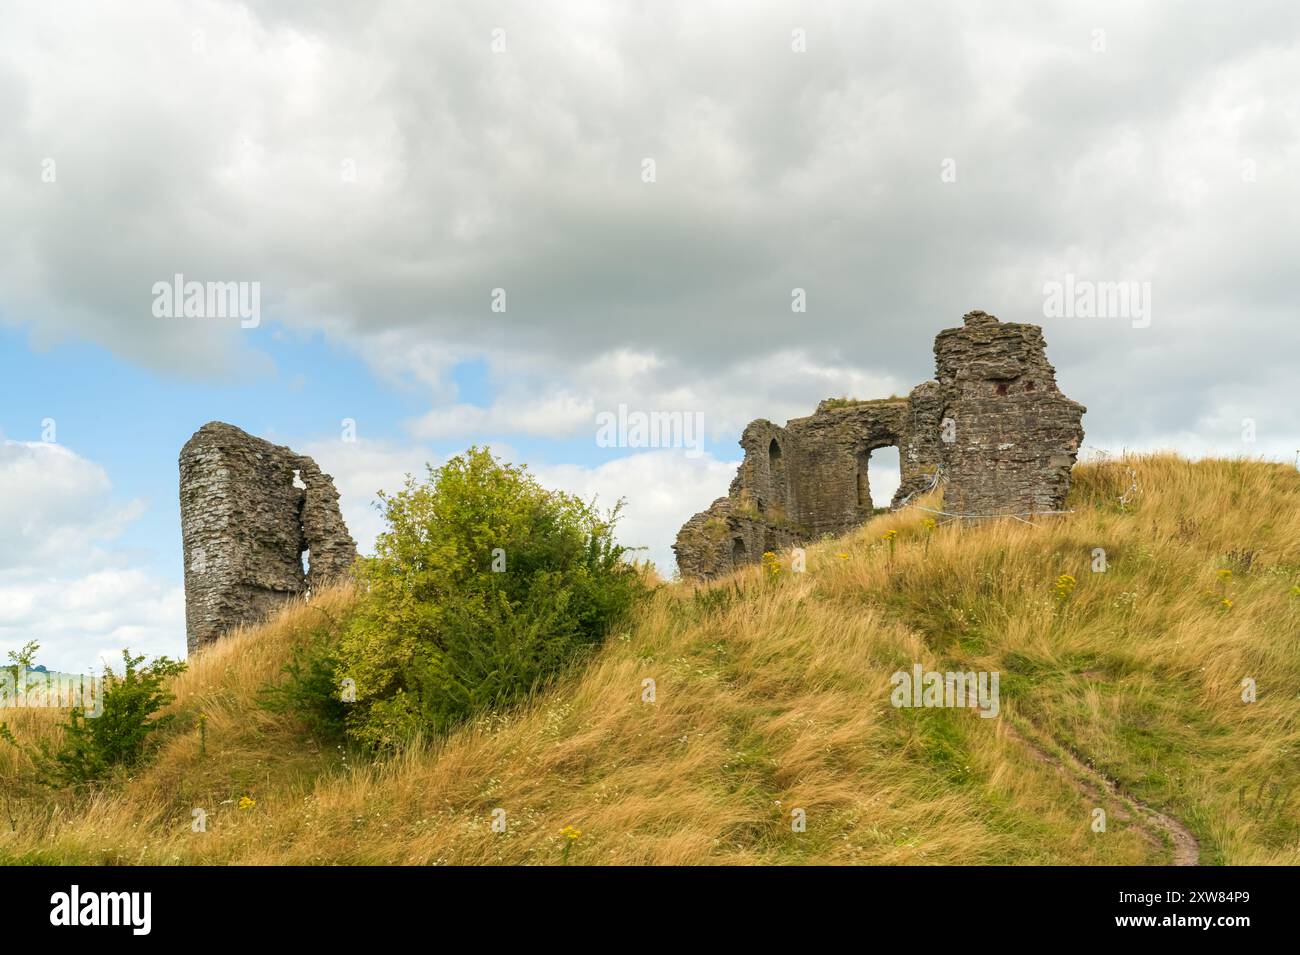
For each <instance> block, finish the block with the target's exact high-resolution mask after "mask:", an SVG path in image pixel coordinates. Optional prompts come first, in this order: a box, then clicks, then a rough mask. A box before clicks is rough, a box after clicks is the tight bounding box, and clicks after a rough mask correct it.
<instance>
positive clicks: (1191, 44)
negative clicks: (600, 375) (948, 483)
mask: <svg viewBox="0 0 1300 955" xmlns="http://www.w3.org/2000/svg"><path fill="white" fill-rule="evenodd" d="M74 7H75V5H74ZM5 17H6V23H5V30H4V32H3V35H0V111H2V113H3V116H4V117H5V122H4V123H2V124H0V218H2V219H3V221H4V223H5V227H4V230H3V232H2V233H0V321H6V322H10V323H16V324H20V325H23V326H25V327H28V328H29V329H30V331H31V334H32V336H33V338H34V340H36V341H37V342H38V343H43V342H48V341H56V340H59V339H61V338H67V337H73V338H86V339H90V340H93V341H97V342H99V343H102V344H104V345H106V346H107V347H109V348H111V349H112V350H113V351H114V352H115V353H117V354H119V355H122V356H124V357H126V358H128V359H130V360H132V361H135V362H138V363H139V364H140V365H141V366H143V367H146V368H149V369H153V370H158V371H165V372H167V373H170V374H182V375H190V376H206V377H218V378H219V377H225V376H230V375H234V374H237V373H249V372H248V369H250V368H252V369H253V370H254V371H256V369H257V368H258V367H259V366H258V364H257V359H258V354H259V353H258V350H257V345H256V341H257V339H256V337H255V336H249V335H247V334H241V333H240V331H239V329H238V328H237V327H232V326H218V325H212V326H210V327H203V328H201V329H200V330H199V331H198V332H197V333H196V329H195V327H194V326H193V325H190V324H188V323H187V324H186V325H185V326H184V327H181V326H179V325H177V324H176V323H172V324H168V323H167V322H166V321H160V320H158V319H154V318H153V317H152V316H151V314H150V311H149V305H150V294H149V289H150V288H151V286H152V284H153V283H154V282H156V281H158V280H160V279H170V277H171V276H172V275H173V274H174V273H178V272H179V273H183V274H185V275H186V276H187V277H192V278H198V279H202V280H209V279H210V280H255V281H260V282H261V283H262V289H263V292H262V294H263V312H264V315H266V316H267V317H268V318H269V319H272V320H277V319H278V320H280V321H283V322H286V323H289V324H291V325H297V326H302V327H318V328H322V329H324V330H326V331H327V333H328V334H330V335H331V336H333V337H335V338H337V339H339V340H341V341H345V342H350V343H353V344H354V345H355V346H356V347H357V348H358V349H359V350H360V351H362V353H365V352H366V350H367V349H368V348H369V349H372V350H373V349H375V348H377V347H379V343H385V342H399V343H404V345H403V346H402V347H407V346H409V344H410V343H412V342H417V343H425V344H427V345H432V346H438V345H440V344H446V345H447V346H448V347H455V348H457V349H461V350H474V349H481V350H482V351H483V352H484V353H486V354H489V355H491V354H527V355H530V356H534V357H541V358H549V359H550V360H552V362H553V367H554V369H555V371H554V376H555V381H556V382H563V381H564V376H565V369H566V368H567V367H572V366H573V365H575V364H579V363H583V362H590V361H595V360H598V359H599V358H600V356H602V355H604V354H607V353H609V352H610V351H612V350H616V349H632V350H634V351H637V352H644V353H649V354H653V355H655V356H657V357H658V358H659V359H660V360H662V362H663V366H662V372H661V373H662V376H663V383H664V387H665V389H669V388H671V387H672V386H673V385H674V383H689V382H691V381H697V380H699V379H701V378H708V377H710V376H723V375H725V374H726V373H728V372H729V371H730V372H732V373H734V371H735V369H736V368H738V367H741V366H743V365H744V364H745V363H746V362H754V361H757V360H759V359H761V358H762V357H763V356H769V355H773V354H779V353H782V352H788V351H791V350H800V351H802V352H803V353H804V354H806V355H807V356H809V357H810V358H811V359H813V360H815V361H819V362H823V363H825V364H827V365H838V366H847V367H852V368H857V369H862V370H865V371H866V372H869V373H871V374H874V375H878V376H888V377H889V378H891V380H897V381H900V382H903V383H905V384H910V383H913V382H917V381H920V380H922V379H924V378H926V377H928V376H929V375H930V374H931V373H932V364H931V358H930V343H931V341H932V338H933V335H934V333H935V332H936V331H937V330H938V329H939V328H942V327H946V326H950V325H953V324H955V323H956V322H957V321H958V320H959V317H960V316H961V314H962V313H963V312H965V311H967V310H969V309H971V308H983V309H985V310H987V311H990V312H993V313H995V314H998V315H1000V316H1001V317H1002V318H1004V319H1007V320H1020V321H1033V322H1039V323H1042V324H1044V325H1045V327H1046V329H1047V335H1048V342H1049V355H1050V356H1051V358H1052V359H1053V360H1054V361H1055V362H1056V364H1057V366H1058V372H1059V377H1060V380H1061V384H1062V387H1063V389H1064V390H1065V391H1066V392H1067V393H1069V394H1071V395H1072V396H1074V397H1076V398H1078V399H1080V400H1082V401H1084V402H1085V403H1086V404H1087V405H1088V406H1089V409H1090V410H1089V415H1088V418H1087V419H1085V425H1086V426H1087V427H1088V429H1089V432H1090V434H1095V435H1100V436H1101V437H1102V438H1104V439H1106V440H1108V441H1112V442H1131V443H1140V442H1142V441H1145V440H1158V439H1160V438H1162V437H1164V436H1168V435H1171V434H1178V433H1185V432H1207V429H1208V431H1209V432H1213V433H1212V434H1209V435H1208V436H1207V437H1206V440H1208V441H1211V442H1213V441H1214V440H1218V435H1219V432H1220V431H1222V432H1223V436H1222V437H1223V441H1224V443H1230V442H1231V441H1232V440H1233V439H1234V438H1235V436H1236V428H1235V425H1232V423H1231V422H1232V420H1233V416H1234V415H1235V416H1237V417H1240V416H1241V415H1253V416H1255V417H1257V418H1258V419H1259V421H1260V429H1261V433H1262V434H1278V433H1279V432H1281V433H1285V434H1286V435H1287V436H1288V440H1293V439H1294V437H1295V435H1296V433H1297V430H1298V429H1297V426H1296V425H1295V423H1294V412H1293V411H1292V410H1290V409H1289V408H1288V407H1287V405H1286V402H1287V401H1288V400H1289V397H1290V394H1291V393H1292V392H1293V387H1294V384H1293V383H1294V372H1295V358H1296V355H1297V353H1298V352H1300V329H1298V326H1297V323H1296V322H1295V320H1294V310H1295V302H1296V281H1295V278H1294V275H1295V273H1294V262H1295V258H1296V253H1297V252H1298V251H1300V248H1297V246H1298V244H1300V243H1298V242H1297V231H1296V229H1295V226H1294V223H1295V222H1296V221H1300V208H1298V206H1300V188H1298V187H1297V173H1298V170H1297V163H1298V162H1300V124H1298V123H1297V121H1296V120H1297V115H1300V50H1298V49H1297V44H1298V43H1300V8H1296V6H1295V5H1294V4H1291V3H1287V2H1276V3H1256V4H1250V5H1249V6H1240V5H1235V6H1229V5H1222V4H1211V3H1189V4H1181V5H1178V6H1173V5H1156V4H1150V5H1148V4H1132V3H1112V4H1100V5H1089V6H1088V8H1087V9H1086V10H1082V9H1079V8H1078V5H1076V4H1067V3H1059V4H1042V3H1010V4H1008V3H984V4H979V3H951V4H926V3H921V4H905V5H902V4H893V5H886V4H860V3H852V2H843V3H819V4H816V5H812V6H804V5H796V4H785V3H758V4H755V3H740V2H732V3H718V2H713V3H710V2H691V3H681V4H671V3H644V4H633V5H629V6H628V7H626V8H615V7H614V6H613V5H607V4H599V3H558V4H538V3H531V2H530V3H524V2H518V3H475V4H458V5H451V4H428V3H417V2H376V3H373V4H364V5H362V4H350V3H349V4H342V3H338V4H333V3H325V4H314V3H305V2H293V3H252V4H233V3H232V4H222V3H202V4H200V3H175V4H162V3H154V2H148V0H146V2H141V3H138V4H133V5H132V6H131V12H130V15H129V17H128V16H127V15H125V14H122V13H120V12H118V13H113V12H110V11H109V10H107V9H106V8H104V7H103V5H100V4H89V3H87V4H84V5H82V6H81V8H80V10H78V11H74V10H73V9H72V8H60V9H59V10H57V11H56V10H52V9H50V8H49V5H44V4H39V3H26V2H20V3H18V4H17V5H16V6H14V7H12V8H11V9H10V10H9V11H8V12H7V13H6V15H5ZM795 30H802V31H804V36H805V37H806V52H797V51H796V50H794V49H792V31H795ZM494 31H500V32H499V33H494ZM494 39H495V40H496V43H497V46H498V48H499V49H497V50H494V49H493V43H494ZM502 44H504V48H503V49H500V47H501V46H502ZM647 158H649V159H653V160H654V163H655V173H656V175H655V181H654V182H653V183H648V182H645V181H643V178H642V168H643V165H642V164H643V160H645V159H647ZM47 159H53V160H54V161H55V163H56V166H57V179H56V181H55V182H53V183H50V182H45V181H43V180H42V176H41V172H42V168H43V167H42V163H43V162H44V161H45V160H47ZM949 160H951V161H952V166H951V168H952V169H955V181H944V178H943V176H942V175H941V173H942V172H943V170H944V169H945V166H944V164H945V162H946V161H949ZM1067 274H1070V275H1074V276H1077V277H1079V278H1081V279H1084V280H1089V281H1096V282H1115V281H1139V282H1150V283H1151V288H1152V301H1153V310H1152V316H1151V319H1152V320H1151V323H1150V327H1147V328H1134V327H1133V326H1132V324H1131V323H1129V322H1128V321H1126V320H1124V319H1123V318H1106V319H1084V318H1047V317H1044V313H1043V301H1044V292H1043V286H1044V283H1045V282H1052V281H1060V280H1062V279H1064V277H1065V275H1067ZM495 288H504V289H505V290H506V294H507V302H508V306H507V310H506V311H505V312H503V313H497V312H493V311H492V310H491V309H490V308H489V305H490V295H491V291H492V290H493V289H495ZM794 288H802V289H805V290H806V294H807V300H808V310H807V312H806V313H793V312H792V311H791V308H790V301H791V290H792V289H794ZM240 370H242V372H241V371H240ZM816 384H817V383H816V382H813V383H810V388H809V393H808V395H807V396H806V397H807V399H808V400H810V401H815V400H816V398H818V397H821V396H820V395H818V394H815V393H814V391H813V388H814V387H815V385H816ZM608 387H609V388H610V389H612V391H610V393H607V394H603V395H599V396H597V397H598V399H599V400H601V401H603V402H605V403H607V404H609V403H613V402H615V401H617V400H619V397H620V395H619V394H618V393H617V385H616V384H614V385H610V386H608ZM764 388H765V384H764V381H763V380H761V379H756V380H754V381H752V392H751V395H750V398H751V405H750V407H752V410H753V413H754V414H755V415H760V414H767V405H768V404H769V403H770V399H771V398H772V397H773V396H769V395H766V394H765V391H764ZM781 397H782V399H783V402H784V400H785V399H787V398H788V397H789V396H788V395H787V394H783V395H782V396H781Z"/></svg>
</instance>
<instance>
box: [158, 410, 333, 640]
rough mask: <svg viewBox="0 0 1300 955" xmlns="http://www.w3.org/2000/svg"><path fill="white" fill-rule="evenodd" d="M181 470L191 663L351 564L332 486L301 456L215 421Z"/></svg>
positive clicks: (193, 441) (184, 457)
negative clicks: (215, 643) (242, 626)
mask: <svg viewBox="0 0 1300 955" xmlns="http://www.w3.org/2000/svg"><path fill="white" fill-rule="evenodd" d="M180 470H181V538H182V547H183V549H184V554H185V629H186V644H187V647H188V649H189V652H190V653H194V652H195V651H196V650H198V649H200V648H202V647H204V646H206V645H208V644H210V643H212V642H213V641H215V640H217V639H218V638H220V637H221V636H222V635H223V634H225V633H226V632H227V631H229V630H231V629H233V628H235V627H237V626H239V625H240V624H244V623H254V622H256V621H258V620H261V619H262V618H264V617H265V616H266V615H267V614H269V613H271V612H272V611H274V610H275V609H277V608H278V607H279V606H280V605H281V604H283V603H284V602H285V601H286V600H288V599H290V598H291V597H294V596H297V595H300V594H305V593H307V592H309V591H314V590H317V589H319V588H320V587H321V586H323V585H324V584H326V583H328V582H330V581H332V580H336V579H338V578H340V577H342V576H344V575H346V574H347V573H348V572H349V570H350V569H351V567H352V563H353V561H354V560H356V556H357V546H356V544H355V542H354V541H353V540H352V537H351V536H350V535H349V534H348V529H347V526H346V525H345V524H344V523H343V515H342V514H341V513H340V512H339V505H338V500H339V495H338V492H337V491H336V490H335V489H334V482H333V481H332V480H331V479H330V476H329V475H328V474H323V473H322V472H321V469H320V468H319V467H317V466H316V462H315V461H313V460H312V459H311V458H309V457H307V456H306V455H301V454H295V453H294V452H293V451H291V450H289V449H288V448H285V447H280V446H279V445H274V444H271V443H270V442H269V441H263V440H262V439H261V438H255V437H253V436H252V435H251V434H248V433H247V432H245V431H241V430H240V429H239V428H236V427H234V426H233V425H229V424H222V423H221V422H219V421H213V422H210V423H208V424H205V425H204V426H203V427H202V428H200V429H199V430H198V431H196V432H195V433H194V436H193V437H192V438H190V440H189V441H187V442H186V443H185V447H184V448H182V449H181V456H180Z"/></svg>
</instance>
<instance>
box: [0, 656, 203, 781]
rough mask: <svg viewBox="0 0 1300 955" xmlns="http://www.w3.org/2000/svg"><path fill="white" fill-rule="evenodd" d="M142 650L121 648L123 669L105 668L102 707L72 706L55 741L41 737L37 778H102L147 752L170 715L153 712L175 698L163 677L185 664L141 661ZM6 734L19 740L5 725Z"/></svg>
mask: <svg viewBox="0 0 1300 955" xmlns="http://www.w3.org/2000/svg"><path fill="white" fill-rule="evenodd" d="M144 659H145V658H144V657H143V656H138V657H133V656H131V653H130V651H128V650H123V651H122V663H123V667H122V673H121V675H118V674H115V673H114V672H113V671H112V670H110V669H109V668H107V667H105V668H104V686H103V691H102V710H101V712H100V713H99V715H98V716H89V715H87V714H86V711H85V708H84V707H81V706H74V707H73V708H72V710H71V711H70V712H69V714H68V719H67V721H66V722H65V723H64V724H63V725H62V726H61V727H60V728H61V729H62V734H61V736H60V737H59V738H58V740H57V742H52V741H50V740H48V739H46V740H41V741H40V742H39V743H38V744H37V745H36V747H35V749H34V750H33V751H32V754H31V755H32V760H33V762H34V763H35V765H36V774H37V778H38V779H39V780H40V781H41V782H43V783H46V784H48V785H51V786H69V785H77V786H79V785H84V784H86V783H91V782H95V781H97V780H99V779H102V778H103V777H104V776H105V775H107V774H108V772H109V771H110V770H112V769H113V768H114V767H118V766H123V767H130V766H134V765H135V764H136V763H138V762H139V761H140V759H141V758H142V757H143V756H144V754H145V752H146V750H147V745H148V742H149V738H150V737H151V736H152V735H153V734H154V733H156V732H157V731H158V730H159V729H161V728H162V727H163V726H165V725H166V724H167V723H168V722H170V721H171V719H172V717H170V716H163V717H157V718H152V717H153V715H154V714H155V713H157V712H158V710H160V709H162V708H163V707H164V706H166V705H167V704H168V703H170V702H171V701H172V699H173V696H172V694H171V692H170V691H168V690H167V689H166V687H165V683H166V682H167V681H168V680H170V679H171V678H173V677H175V676H177V675H178V674H180V673H181V672H183V671H184V669H185V664H184V663H181V662H178V661H175V660H171V659H168V658H167V657H159V658H157V659H156V660H154V661H153V662H152V663H149V664H146V665H145V666H141V665H140V664H141V663H143V662H144ZM4 737H5V739H7V740H8V741H9V742H11V743H13V742H15V740H14V737H13V735H12V733H9V732H8V728H7V727H6V728H5V732H4Z"/></svg>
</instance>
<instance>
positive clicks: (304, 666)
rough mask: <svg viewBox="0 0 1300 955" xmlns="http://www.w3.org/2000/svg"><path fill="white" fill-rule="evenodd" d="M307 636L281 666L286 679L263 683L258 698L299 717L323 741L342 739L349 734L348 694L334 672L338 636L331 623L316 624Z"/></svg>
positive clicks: (267, 705) (266, 706) (276, 710)
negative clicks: (325, 625) (321, 625)
mask: <svg viewBox="0 0 1300 955" xmlns="http://www.w3.org/2000/svg"><path fill="white" fill-rule="evenodd" d="M307 636H308V639H307V642H306V643H305V644H304V645H299V646H295V647H294V648H293V654H292V656H291V657H290V659H289V662H288V663H286V664H285V665H284V666H283V668H282V669H281V673H282V674H283V676H284V679H283V680H282V681H281V682H279V683H271V684H268V685H267V686H265V687H263V688H262V690H261V691H260V693H259V694H258V698H257V702H258V704H259V705H260V706H262V707H263V708H264V709H267V710H270V711H271V712H273V713H281V714H285V715H288V716H291V717H293V718H294V719H296V720H298V722H300V723H302V725H303V727H304V728H305V729H306V730H307V732H308V733H309V734H311V735H312V736H314V737H316V738H317V739H318V740H320V741H322V742H327V743H340V742H342V741H343V740H344V739H345V738H346V736H347V722H346V718H347V708H348V702H347V699H348V694H347V693H345V688H344V687H343V686H342V685H341V681H340V680H339V678H338V677H337V676H336V675H335V674H336V673H337V672H338V669H339V663H338V659H337V656H336V654H335V644H336V643H337V640H336V638H335V634H334V632H333V628H332V627H328V628H327V627H319V628H314V629H313V630H311V631H310V632H309V633H308V635H307Z"/></svg>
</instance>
